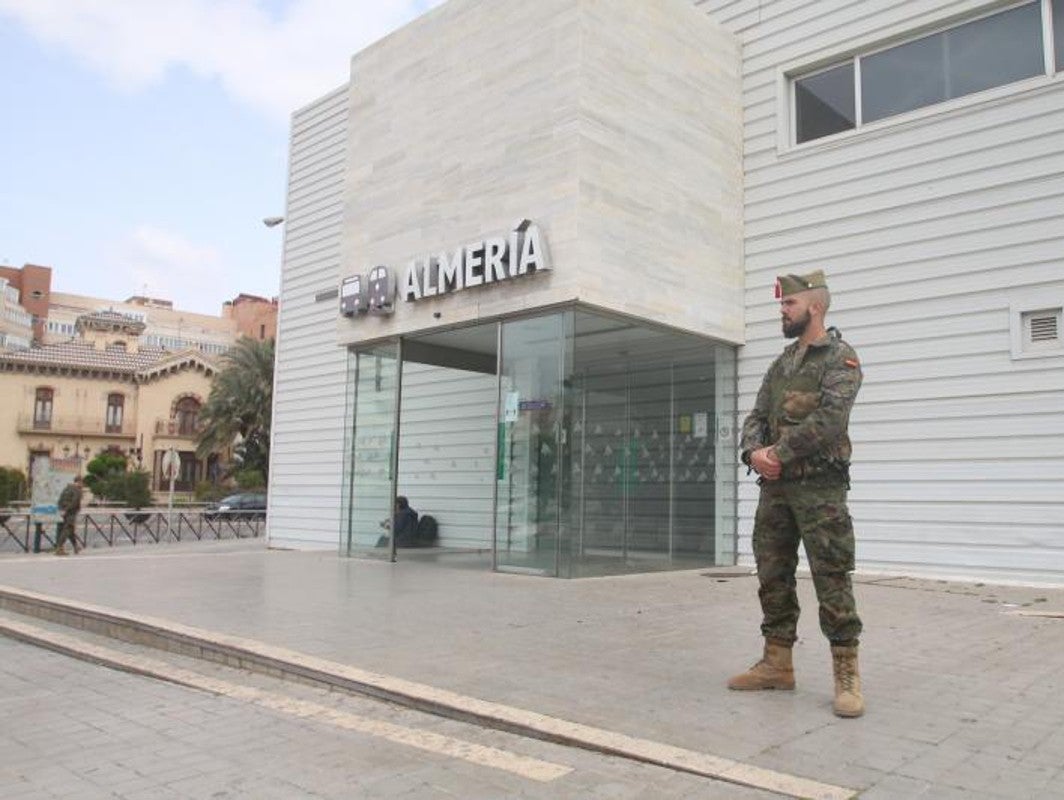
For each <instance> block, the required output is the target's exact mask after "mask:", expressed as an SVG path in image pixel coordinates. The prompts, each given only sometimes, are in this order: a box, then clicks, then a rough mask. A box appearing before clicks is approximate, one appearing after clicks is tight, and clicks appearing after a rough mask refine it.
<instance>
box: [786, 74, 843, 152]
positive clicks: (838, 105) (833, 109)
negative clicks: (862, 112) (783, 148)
mask: <svg viewBox="0 0 1064 800" xmlns="http://www.w3.org/2000/svg"><path fill="white" fill-rule="evenodd" d="M794 94H795V123H796V127H797V131H798V141H799V142H808V141H810V140H812V139H819V138H821V137H823V136H830V135H831V134H833V133H839V132H840V131H848V130H850V129H851V128H853V127H854V125H855V124H856V123H857V115H856V112H855V89H854V79H853V63H852V62H851V63H849V64H842V65H841V66H838V67H832V68H830V69H826V70H824V71H823V72H818V73H816V74H815V75H810V76H809V77H807V78H800V79H798V80H796V81H795V82H794Z"/></svg>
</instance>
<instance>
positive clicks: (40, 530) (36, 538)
mask: <svg viewBox="0 0 1064 800" xmlns="http://www.w3.org/2000/svg"><path fill="white" fill-rule="evenodd" d="M43 535H44V523H42V522H35V523H34V524H33V552H34V553H39V552H41V536H43Z"/></svg>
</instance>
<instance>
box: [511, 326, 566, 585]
mask: <svg viewBox="0 0 1064 800" xmlns="http://www.w3.org/2000/svg"><path fill="white" fill-rule="evenodd" d="M571 318H572V315H571V314H568V313H560V314H551V315H548V316H545V317H536V318H534V319H521V320H514V321H510V322H503V323H501V325H502V328H501V334H500V352H499V406H498V430H499V436H498V444H497V448H498V456H497V463H496V476H495V478H496V481H495V494H496V497H495V567H496V569H498V570H500V571H502V572H530V573H535V574H541V575H557V574H558V552H559V534H560V530H559V526H560V516H561V515H560V513H559V512H560V501H561V485H562V477H563V471H564V463H565V455H564V453H563V450H562V448H563V442H564V419H565V417H564V412H565V409H564V388H563V387H564V383H563V375H564V368H565V358H564V353H565V345H566V343H567V342H568V341H569V339H568V338H567V337H566V322H567V321H568V320H570V319H571Z"/></svg>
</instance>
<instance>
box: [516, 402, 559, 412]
mask: <svg viewBox="0 0 1064 800" xmlns="http://www.w3.org/2000/svg"><path fill="white" fill-rule="evenodd" d="M550 407H551V402H550V400H522V401H521V402H520V403H519V404H518V408H519V409H520V410H521V411H546V410H547V409H549V408H550Z"/></svg>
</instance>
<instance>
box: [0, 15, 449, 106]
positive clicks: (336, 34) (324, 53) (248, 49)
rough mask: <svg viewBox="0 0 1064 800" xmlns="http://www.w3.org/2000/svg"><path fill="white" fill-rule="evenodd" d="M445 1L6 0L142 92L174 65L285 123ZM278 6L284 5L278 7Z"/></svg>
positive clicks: (45, 34) (46, 35) (48, 36)
mask: <svg viewBox="0 0 1064 800" xmlns="http://www.w3.org/2000/svg"><path fill="white" fill-rule="evenodd" d="M439 2H441V0H291V2H288V3H286V4H284V5H283V7H282V8H281V10H280V11H279V12H278V13H271V11H270V9H269V8H267V6H266V5H265V4H264V2H263V1H262V0H168V1H167V2H166V3H157V2H144V0H76V1H75V0H0V17H3V16H8V17H11V18H14V19H16V20H18V21H19V22H20V23H21V24H22V25H23V26H24V27H25V28H26V29H27V30H28V31H29V32H30V33H31V34H32V35H34V36H35V37H36V38H38V39H39V40H40V41H42V42H44V43H47V44H49V45H51V46H53V47H56V48H59V49H61V50H64V51H67V52H69V53H71V54H73V55H74V56H75V57H76V58H78V59H80V60H81V61H82V62H84V63H85V64H86V65H87V66H89V67H90V68H92V69H94V70H96V71H97V72H99V73H100V74H102V75H103V76H105V77H106V78H107V79H108V80H109V81H111V82H112V84H113V85H115V86H116V87H119V88H121V89H124V90H127V91H137V90H141V89H144V88H146V87H148V86H151V85H152V84H154V83H157V82H159V81H160V80H162V79H163V77H164V76H166V75H167V73H168V72H169V71H171V70H174V69H181V68H184V69H187V70H189V71H190V72H191V73H193V74H195V75H197V76H199V77H201V78H203V79H206V80H215V81H218V82H219V83H220V85H221V86H222V87H223V88H224V89H225V90H226V91H227V92H228V93H229V94H230V95H231V96H232V97H234V98H235V99H237V100H239V101H240V102H243V103H246V104H248V105H250V106H252V107H254V108H256V109H259V110H260V111H262V112H264V113H266V114H268V115H270V116H272V117H274V118H279V119H287V117H288V115H289V114H290V113H291V112H292V111H293V110H295V109H296V108H298V107H300V106H302V105H305V104H306V103H308V102H310V101H311V100H313V99H315V98H316V97H319V96H320V95H322V94H324V93H325V92H327V91H329V90H331V89H333V88H334V87H336V86H338V85H339V84H341V83H343V82H344V81H346V80H347V78H348V61H349V58H350V56H351V55H352V54H353V53H355V52H357V51H358V50H360V49H362V48H363V47H365V46H366V45H368V44H370V43H371V42H373V41H376V40H377V39H379V38H381V37H382V36H384V35H386V34H388V33H390V32H391V31H393V30H394V29H396V28H397V27H399V26H400V25H402V24H403V23H405V22H407V21H409V20H410V19H413V18H414V17H416V16H417V15H418V14H420V13H421V12H423V11H425V10H427V9H428V8H431V7H432V6H435V5H438V3H439ZM274 5H276V3H274Z"/></svg>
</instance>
